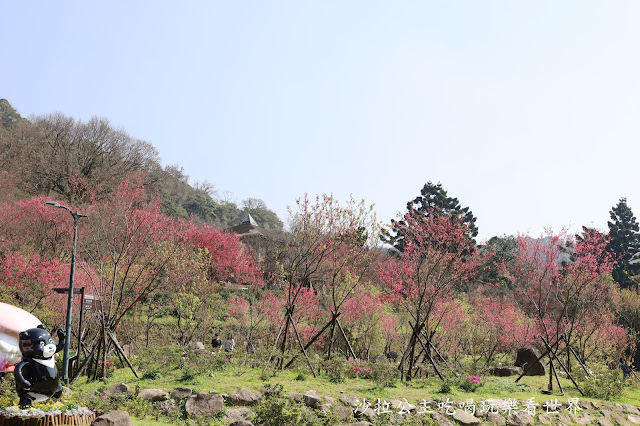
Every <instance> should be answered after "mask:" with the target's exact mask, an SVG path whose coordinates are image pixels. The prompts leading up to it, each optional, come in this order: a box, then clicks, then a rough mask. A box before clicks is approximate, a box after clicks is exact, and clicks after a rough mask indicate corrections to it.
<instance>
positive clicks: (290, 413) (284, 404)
mask: <svg viewBox="0 0 640 426" xmlns="http://www.w3.org/2000/svg"><path fill="white" fill-rule="evenodd" d="M255 412H256V417H255V418H254V419H253V423H254V424H259V425H262V426H297V425H302V426H315V425H320V424H333V423H331V421H330V419H324V421H321V420H320V419H319V418H318V417H317V416H316V415H315V413H313V412H312V411H310V410H307V409H306V407H302V406H301V405H300V404H297V403H295V402H293V401H292V400H291V399H289V398H285V397H272V398H264V399H262V401H261V402H260V404H258V406H257V408H256V410H255Z"/></svg>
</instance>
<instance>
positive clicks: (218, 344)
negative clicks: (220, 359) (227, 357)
mask: <svg viewBox="0 0 640 426" xmlns="http://www.w3.org/2000/svg"><path fill="white" fill-rule="evenodd" d="M211 346H213V352H217V351H218V350H219V349H220V348H221V347H222V340H220V336H218V333H216V334H215V335H214V336H213V340H211Z"/></svg>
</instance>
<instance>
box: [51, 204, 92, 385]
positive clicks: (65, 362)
mask: <svg viewBox="0 0 640 426" xmlns="http://www.w3.org/2000/svg"><path fill="white" fill-rule="evenodd" d="M45 204H46V205H47V206H52V207H58V208H61V209H65V210H66V211H68V212H69V213H71V217H73V248H72V250H71V272H70V273H69V297H68V299H67V323H66V326H65V331H66V332H67V337H66V339H65V341H64V353H63V357H62V381H63V382H65V383H69V340H71V310H72V307H73V276H74V275H75V270H76V241H77V240H78V218H81V217H87V216H86V215H83V214H79V213H78V212H77V211H76V212H74V211H72V210H71V209H70V208H69V207H67V206H63V205H62V204H60V203H56V202H55V201H46V202H45Z"/></svg>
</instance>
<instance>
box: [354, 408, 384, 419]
mask: <svg viewBox="0 0 640 426" xmlns="http://www.w3.org/2000/svg"><path fill="white" fill-rule="evenodd" d="M353 414H355V416H356V418H362V417H364V418H366V419H368V420H371V421H375V420H376V419H377V418H378V413H376V412H375V411H374V410H373V408H371V407H367V408H365V409H364V410H361V409H357V410H355V412H354V413H353Z"/></svg>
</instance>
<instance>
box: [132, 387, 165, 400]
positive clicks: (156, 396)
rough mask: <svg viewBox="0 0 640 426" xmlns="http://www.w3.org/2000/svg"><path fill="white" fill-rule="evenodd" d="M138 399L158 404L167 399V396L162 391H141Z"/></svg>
mask: <svg viewBox="0 0 640 426" xmlns="http://www.w3.org/2000/svg"><path fill="white" fill-rule="evenodd" d="M138 397H139V398H140V399H144V400H145V401H151V402H160V401H164V400H166V399H168V398H169V394H168V393H166V392H165V391H163V390H162V389H142V390H141V391H140V393H139V394H138Z"/></svg>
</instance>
